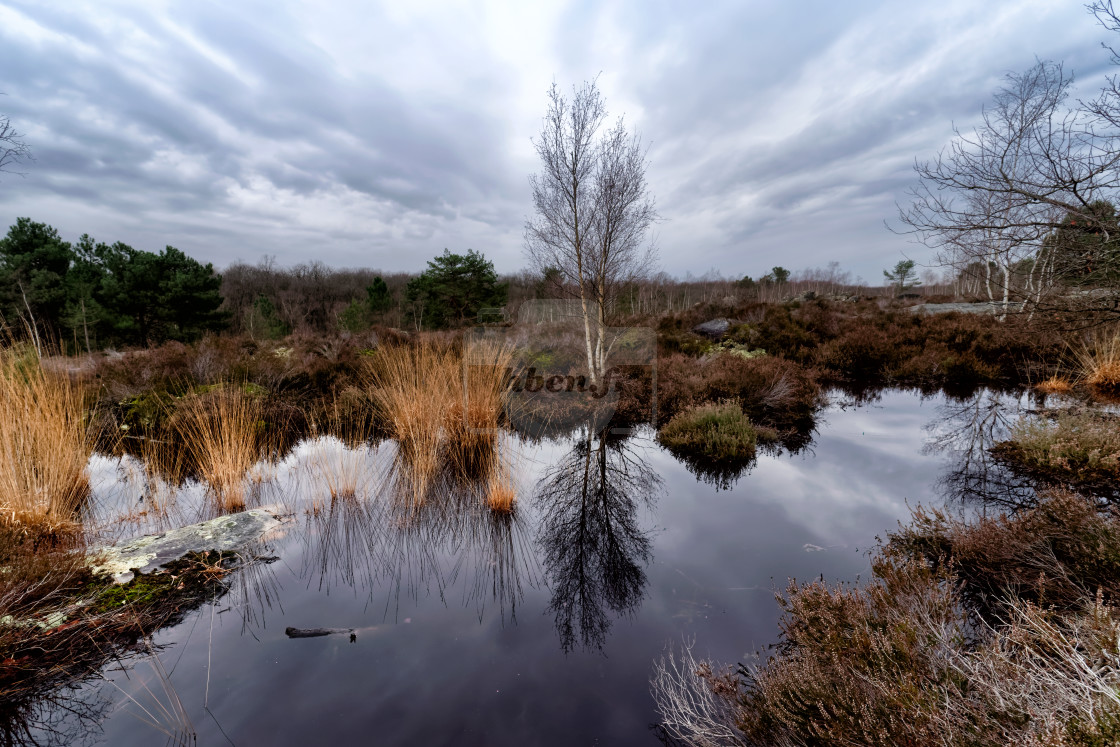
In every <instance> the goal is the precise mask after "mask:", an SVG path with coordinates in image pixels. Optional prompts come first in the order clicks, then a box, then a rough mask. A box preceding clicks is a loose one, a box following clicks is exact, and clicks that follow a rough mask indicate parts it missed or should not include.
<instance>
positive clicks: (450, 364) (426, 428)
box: [369, 343, 460, 500]
mask: <svg viewBox="0 0 1120 747" xmlns="http://www.w3.org/2000/svg"><path fill="white" fill-rule="evenodd" d="M459 364H460V359H459V356H458V355H457V354H456V353H455V352H454V351H453V350H451V349H450V347H447V346H442V345H437V344H432V343H419V344H417V345H407V346H406V345H399V346H394V347H386V348H381V349H380V350H378V351H377V355H376V356H373V357H372V358H371V359H370V369H369V371H370V375H371V378H372V383H373V385H374V387H375V389H374V390H373V392H372V396H373V400H374V402H375V403H376V404H377V406H378V408H379V409H380V410H381V414H382V417H383V418H384V420H385V421H386V422H387V423H388V424H389V429H390V432H391V433H392V435H393V437H394V438H396V439H397V446H398V449H399V453H400V455H401V457H402V458H403V460H404V462H405V463H406V465H407V470H408V473H409V476H410V482H411V485H412V492H413V497H414V499H416V500H420V499H422V498H423V496H424V494H425V493H426V492H427V489H428V485H429V484H430V483H431V481H432V479H433V478H434V477H435V476H436V473H437V472H438V471H439V466H440V446H441V444H442V441H443V426H444V422H445V419H446V418H447V415H448V412H449V411H450V410H451V408H452V405H453V403H454V402H455V400H456V396H455V386H456V384H457V383H458V381H459V376H460V365H459Z"/></svg>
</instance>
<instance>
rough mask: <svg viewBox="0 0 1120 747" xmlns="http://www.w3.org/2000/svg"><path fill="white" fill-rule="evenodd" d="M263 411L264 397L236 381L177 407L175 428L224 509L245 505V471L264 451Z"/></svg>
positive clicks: (200, 474) (190, 398)
mask: <svg viewBox="0 0 1120 747" xmlns="http://www.w3.org/2000/svg"><path fill="white" fill-rule="evenodd" d="M261 414H262V404H261V401H260V397H259V395H256V394H251V393H247V392H245V391H243V390H242V389H241V388H240V387H237V386H236V385H220V386H216V387H213V388H212V389H211V390H210V391H207V392H201V393H195V394H191V395H189V396H188V397H186V398H184V400H183V401H182V403H180V405H179V407H177V408H176V411H175V416H174V418H173V421H172V422H173V425H174V428H175V430H176V431H177V433H178V435H179V436H180V437H181V438H182V439H183V443H184V448H185V449H186V452H187V455H188V456H189V458H190V461H191V462H192V466H193V467H194V468H195V469H197V471H198V474H199V476H200V477H201V478H202V479H203V480H204V481H206V482H207V483H208V484H209V485H210V488H211V490H212V491H213V494H214V497H215V498H216V499H217V502H218V506H219V507H220V508H221V509H222V510H223V511H240V510H242V509H243V508H244V507H245V494H246V485H245V473H246V472H248V470H249V468H250V467H252V466H253V465H254V464H255V463H256V462H257V461H258V460H259V459H260V458H261V457H262V456H263V451H264V448H263V446H264V444H263V440H264V439H263V433H262V431H263V425H264V424H263V420H262V417H261Z"/></svg>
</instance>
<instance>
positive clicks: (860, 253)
mask: <svg viewBox="0 0 1120 747" xmlns="http://www.w3.org/2000/svg"><path fill="white" fill-rule="evenodd" d="M321 5H322V4H306V5H303V4H294V3H284V2H267V3H265V2H261V3H252V2H243V3H235V4H231V3H206V2H194V3H190V4H186V3H184V4H175V3H160V2H143V3H139V2H138V3H112V4H105V3H100V2H98V3H94V2H89V3H82V2H75V1H73V0H71V1H69V2H65V3H57V4H42V3H38V2H20V1H19V0H17V1H16V2H8V3H7V4H5V5H0V70H2V71H3V72H2V73H0V91H2V92H3V93H5V94H6V95H5V96H3V97H0V113H4V114H7V115H8V116H10V117H11V119H12V122H13V124H14V125H15V126H16V127H17V129H19V130H20V131H21V132H24V133H25V134H26V138H25V139H26V141H27V142H28V143H29V144H30V145H31V146H32V148H33V153H34V155H35V158H36V160H35V161H34V162H33V163H29V164H25V165H24V167H23V169H22V170H23V171H25V172H26V175H25V176H24V177H22V178H21V177H18V176H13V175H3V176H0V222H3V223H4V225H9V224H11V223H13V222H14V220H15V218H16V217H17V216H23V215H26V216H29V217H32V218H34V219H36V220H40V221H45V222H48V223H51V224H52V225H54V226H56V227H57V228H59V229H60V231H61V232H62V233H63V235H64V236H66V237H67V238H70V239H74V238H76V237H77V235H78V234H80V233H82V232H89V233H90V234H92V235H94V236H95V237H96V238H98V239H100V240H107V241H116V240H123V241H126V242H128V243H131V244H133V245H134V246H137V247H139V248H146V249H159V248H161V247H162V246H163V245H165V244H172V245H175V246H178V247H179V248H181V249H183V250H184V251H186V252H188V253H189V254H191V255H192V256H195V257H198V258H199V259H202V260H204V261H211V262H214V263H215V264H216V265H217V266H219V267H222V266H225V265H228V264H229V263H230V262H232V261H234V260H238V259H240V260H244V261H248V262H256V261H257V260H258V259H260V258H261V257H262V256H263V255H266V254H267V255H273V256H275V257H276V259H277V261H278V262H279V263H280V264H295V263H299V262H307V261H312V260H321V261H324V262H326V263H328V264H331V265H335V266H367V267H376V268H381V269H384V270H418V269H421V268H422V267H423V266H424V262H425V260H427V259H428V258H430V257H432V256H434V255H436V254H438V253H439V252H441V251H442V250H443V248H445V247H447V248H450V249H452V250H466V249H467V248H473V249H477V250H480V251H483V252H484V253H485V254H486V255H487V256H488V257H490V258H492V259H494V260H495V262H496V264H497V266H498V269H499V270H500V271H507V272H512V271H516V270H518V269H520V268H521V267H522V266H523V264H524V263H523V260H522V257H521V243H522V226H523V223H524V220H525V217H526V215H527V214H528V212H529V211H530V210H531V204H530V201H529V194H528V181H527V177H528V175H529V174H530V173H531V172H533V171H534V170H535V169H536V163H535V156H534V153H533V150H532V144H531V138H532V137H534V136H535V135H536V134H537V132H538V131H539V129H540V118H541V116H542V115H543V113H544V108H545V104H546V101H545V90H546V88H547V87H548V85H549V83H550V82H551V81H552V80H553V79H555V80H556V81H557V82H558V83H560V84H561V85H562V86H564V87H568V86H570V85H571V84H573V83H578V82H580V81H582V80H584V79H587V78H590V77H593V76H595V75H596V74H600V78H599V82H600V87H601V89H602V90H603V92H604V95H605V97H606V100H607V103H608V106H609V107H610V110H611V112H612V115H620V114H624V115H625V117H626V121H627V122H628V123H629V124H631V125H632V126H634V127H635V128H637V129H638V130H639V131H640V132H641V134H642V137H643V140H644V142H645V143H646V144H647V145H648V146H649V157H650V163H651V166H650V171H649V177H650V184H651V188H652V191H653V193H654V194H655V195H656V197H657V202H658V206H659V208H660V211H661V213H662V214H663V216H664V218H665V219H666V220H665V221H664V222H663V223H661V224H660V225H659V226H658V228H657V232H656V237H655V239H656V243H657V246H658V248H659V250H660V255H661V264H662V267H663V269H665V270H666V271H668V272H670V273H672V274H676V275H684V274H685V273H687V272H692V273H694V274H701V273H704V272H706V271H708V270H710V269H713V268H714V269H716V270H719V271H721V272H722V273H723V274H725V275H728V276H736V277H737V276H740V275H742V274H744V273H747V274H751V275H755V276H757V275H759V274H761V273H762V272H765V271H766V270H767V269H769V268H770V267H771V266H772V265H775V264H781V265H783V266H786V267H790V268H793V269H800V268H803V267H808V266H816V265H823V264H825V263H826V262H828V261H830V260H839V261H840V262H841V263H842V265H843V266H844V267H845V268H848V269H851V270H852V271H853V272H854V273H857V274H862V275H863V276H865V277H867V278H869V279H874V278H875V276H876V275H877V274H878V271H879V269H880V268H882V267H885V266H889V265H893V264H894V262H895V261H897V260H898V259H899V258H900V256H901V253H902V252H906V253H908V254H910V255H911V256H914V257H915V258H916V259H919V260H923V259H925V258H926V256H925V253H924V252H923V250H922V249H921V248H920V247H914V246H912V245H910V244H908V243H907V241H906V240H905V239H904V238H902V237H899V236H896V235H894V234H891V233H890V232H889V231H888V230H887V229H886V228H885V227H884V226H883V221H884V220H889V219H891V218H893V216H894V212H895V209H894V204H895V202H896V201H902V200H904V199H905V194H904V192H905V189H906V187H907V186H909V185H910V184H911V182H912V181H913V177H912V164H913V160H914V158H915V157H928V156H929V155H931V154H933V153H934V152H935V151H936V150H937V148H939V147H940V146H942V145H943V144H944V143H945V142H947V141H948V139H949V138H950V137H951V135H952V125H953V124H954V123H956V124H957V125H963V126H967V125H968V123H970V122H972V121H974V120H975V119H976V117H977V115H978V114H979V111H980V108H981V107H982V106H983V105H984V103H985V102H986V101H987V100H988V99H989V98H990V95H991V92H992V91H993V90H994V89H995V88H996V87H997V86H998V85H999V82H1000V77H1001V76H1002V75H1003V74H1005V73H1007V72H1011V71H1016V70H1021V69H1024V68H1026V67H1028V66H1030V65H1031V64H1032V63H1033V62H1034V61H1035V59H1036V57H1037V58H1043V59H1054V60H1065V61H1066V63H1067V67H1069V68H1070V69H1072V70H1074V72H1075V73H1077V74H1078V77H1079V79H1080V80H1082V81H1083V83H1084V85H1085V86H1086V88H1087V90H1091V89H1092V87H1093V86H1095V85H1096V84H1097V82H1098V81H1099V79H1100V78H1101V77H1102V76H1103V75H1104V74H1105V73H1107V72H1108V58H1107V53H1105V52H1104V51H1102V50H1101V49H1100V47H1099V43H1100V42H1101V41H1104V40H1107V39H1108V33H1107V32H1106V31H1104V30H1103V29H1102V28H1100V27H1099V26H1098V25H1097V24H1096V23H1095V21H1094V20H1093V18H1092V17H1091V16H1089V15H1088V14H1087V13H1086V12H1085V10H1084V9H1083V8H1082V7H1081V6H1080V5H1078V4H1071V3H1067V2H1021V1H1016V0H1009V1H1007V2H993V3H986V4H983V5H982V6H980V5H978V4H976V3H973V2H966V1H964V0H961V1H960V2H949V3H944V4H940V5H938V6H936V7H934V6H926V7H917V8H905V9H903V8H902V7H900V6H899V5H898V4H897V3H888V2H885V0H884V1H882V2H858V3H845V4H839V3H824V2H819V3H817V2H813V3H808V4H805V3H802V4H795V5H790V4H789V3H779V2H757V3H750V4H745V3H741V2H725V3H718V2H713V3H707V4H703V5H701V6H686V5H683V4H680V3H673V2H668V1H667V0H665V1H663V2H656V1H655V2H648V1H647V2H637V1H636V0H635V1H634V2H618V3H611V4H601V3H588V2H582V3H533V4H509V5H506V4H499V3H495V2H483V3H469V4H468V3H462V4H459V3H444V2H428V3H424V2H411V3H407V4H405V3H393V4H386V5H385V6H384V7H382V8H380V9H374V10H371V9H369V8H368V7H364V6H363V4H359V3H353V4H347V3H336V4H331V5H332V7H331V9H329V10H325V9H323V8H322V7H320V6H321Z"/></svg>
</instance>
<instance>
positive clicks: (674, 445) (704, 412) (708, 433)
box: [657, 402, 758, 462]
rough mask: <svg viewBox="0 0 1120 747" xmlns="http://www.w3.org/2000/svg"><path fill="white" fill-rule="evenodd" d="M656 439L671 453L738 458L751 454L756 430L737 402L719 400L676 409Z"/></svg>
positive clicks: (739, 459) (735, 459) (720, 458)
mask: <svg viewBox="0 0 1120 747" xmlns="http://www.w3.org/2000/svg"><path fill="white" fill-rule="evenodd" d="M657 440H658V441H660V442H661V444H662V445H664V446H665V447H667V448H668V449H669V450H670V451H672V452H673V453H674V454H682V455H686V456H691V457H697V458H701V459H705V460H710V461H713V462H718V461H733V462H740V461H749V460H750V459H752V458H753V457H754V450H755V444H756V443H757V441H758V434H757V433H756V431H755V429H754V426H753V425H751V421H750V419H749V418H748V417H747V416H746V415H744V414H743V410H742V409H741V408H740V407H739V405H738V404H737V403H735V402H721V403H713V404H709V405H698V406H694V407H690V408H689V409H687V410H684V411H683V412H679V413H677V414H676V415H674V416H673V419H672V420H670V421H669V422H668V423H666V424H665V426H664V427H663V428H662V429H661V430H660V431H659V432H658V434H657Z"/></svg>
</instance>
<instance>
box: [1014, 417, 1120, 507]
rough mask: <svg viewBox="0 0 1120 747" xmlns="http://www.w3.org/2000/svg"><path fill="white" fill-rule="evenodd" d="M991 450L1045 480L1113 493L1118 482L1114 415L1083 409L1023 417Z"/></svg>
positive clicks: (1118, 424) (1119, 429) (1118, 423)
mask: <svg viewBox="0 0 1120 747" xmlns="http://www.w3.org/2000/svg"><path fill="white" fill-rule="evenodd" d="M993 453H994V454H995V455H996V456H997V457H998V458H999V459H1001V460H1003V461H1005V462H1007V463H1009V464H1011V465H1012V466H1014V467H1016V468H1018V469H1022V470H1025V471H1026V472H1028V473H1031V474H1034V475H1037V476H1040V477H1043V478H1046V479H1049V480H1061V481H1066V482H1072V483H1076V484H1079V485H1082V486H1086V487H1089V488H1097V489H1102V490H1104V491H1105V492H1115V491H1116V489H1117V487H1118V486H1120V419H1118V418H1117V417H1116V416H1114V415H1109V414H1107V413H1101V412H1093V411H1088V410H1084V411H1077V412H1062V413H1059V414H1058V415H1057V417H1055V418H1054V419H1052V420H1051V419H1046V418H1023V419H1021V420H1020V421H1019V422H1018V423H1016V424H1015V426H1014V428H1013V429H1012V431H1011V438H1010V439H1009V440H1007V441H1003V442H1001V443H999V444H996V446H995V447H994V448H993Z"/></svg>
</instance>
